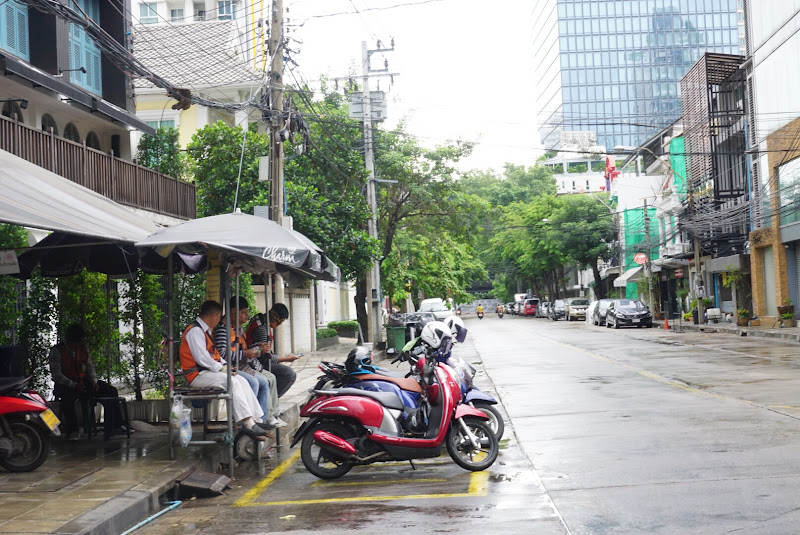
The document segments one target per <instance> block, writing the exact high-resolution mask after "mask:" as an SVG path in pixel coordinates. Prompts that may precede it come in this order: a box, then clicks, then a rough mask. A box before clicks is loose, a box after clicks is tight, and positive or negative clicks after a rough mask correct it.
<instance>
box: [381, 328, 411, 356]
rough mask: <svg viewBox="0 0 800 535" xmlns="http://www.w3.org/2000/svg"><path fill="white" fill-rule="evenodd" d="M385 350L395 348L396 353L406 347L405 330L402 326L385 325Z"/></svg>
mask: <svg viewBox="0 0 800 535" xmlns="http://www.w3.org/2000/svg"><path fill="white" fill-rule="evenodd" d="M385 327H386V348H387V349H391V348H395V349H397V350H398V351H401V350H402V349H403V346H405V345H406V328H405V326H403V325H400V326H392V325H386V326H385Z"/></svg>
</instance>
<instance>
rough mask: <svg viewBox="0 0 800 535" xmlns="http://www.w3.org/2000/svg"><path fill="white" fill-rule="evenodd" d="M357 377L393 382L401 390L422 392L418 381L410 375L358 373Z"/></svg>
mask: <svg viewBox="0 0 800 535" xmlns="http://www.w3.org/2000/svg"><path fill="white" fill-rule="evenodd" d="M358 379H359V380H360V381H387V382H389V383H394V384H396V385H397V386H399V387H400V388H402V389H403V390H407V391H409V392H417V393H420V392H422V387H421V386H419V383H418V382H417V381H416V379H412V378H411V377H391V376H389V375H379V374H377V373H367V374H364V375H359V376H358Z"/></svg>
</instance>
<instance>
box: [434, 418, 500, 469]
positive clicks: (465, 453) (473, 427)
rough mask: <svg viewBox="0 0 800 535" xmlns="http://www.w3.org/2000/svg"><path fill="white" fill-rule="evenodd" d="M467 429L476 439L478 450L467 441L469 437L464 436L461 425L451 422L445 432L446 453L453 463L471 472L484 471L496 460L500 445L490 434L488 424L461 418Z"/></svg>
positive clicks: (474, 419) (490, 429)
mask: <svg viewBox="0 0 800 535" xmlns="http://www.w3.org/2000/svg"><path fill="white" fill-rule="evenodd" d="M463 420H464V423H465V424H467V428H468V429H469V430H470V432H471V433H472V434H473V435H475V438H477V439H478V448H474V447H473V446H472V443H471V442H470V440H469V437H468V436H467V435H466V434H464V431H463V430H462V429H461V425H460V424H459V423H458V422H457V421H453V422H452V424H451V425H450V429H448V430H447V438H446V439H445V440H446V443H447V453H449V454H450V457H452V458H453V461H455V463H456V464H457V465H458V466H460V467H461V468H464V469H465V470H470V471H472V472H479V471H481V470H486V469H487V468H489V467H490V466H492V464H493V463H494V461H495V459H497V454H498V452H499V451H500V444H499V442H498V441H497V437H496V436H494V433H492V428H491V427H489V424H488V423H486V422H485V421H483V420H479V419H478V418H470V417H465V418H463Z"/></svg>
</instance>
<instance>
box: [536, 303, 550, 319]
mask: <svg viewBox="0 0 800 535" xmlns="http://www.w3.org/2000/svg"><path fill="white" fill-rule="evenodd" d="M549 313H550V301H544V302H543V303H539V309H538V310H537V311H536V317H537V318H546V317H547V315H548V314H549Z"/></svg>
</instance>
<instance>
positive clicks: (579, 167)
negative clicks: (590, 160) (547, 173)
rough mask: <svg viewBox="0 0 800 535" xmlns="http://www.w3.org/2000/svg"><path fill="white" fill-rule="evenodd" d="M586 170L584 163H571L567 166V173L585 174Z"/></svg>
mask: <svg viewBox="0 0 800 535" xmlns="http://www.w3.org/2000/svg"><path fill="white" fill-rule="evenodd" d="M587 170H588V166H587V165H586V163H585V162H581V163H578V162H572V163H569V164H567V173H585V172H586V171H587Z"/></svg>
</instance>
